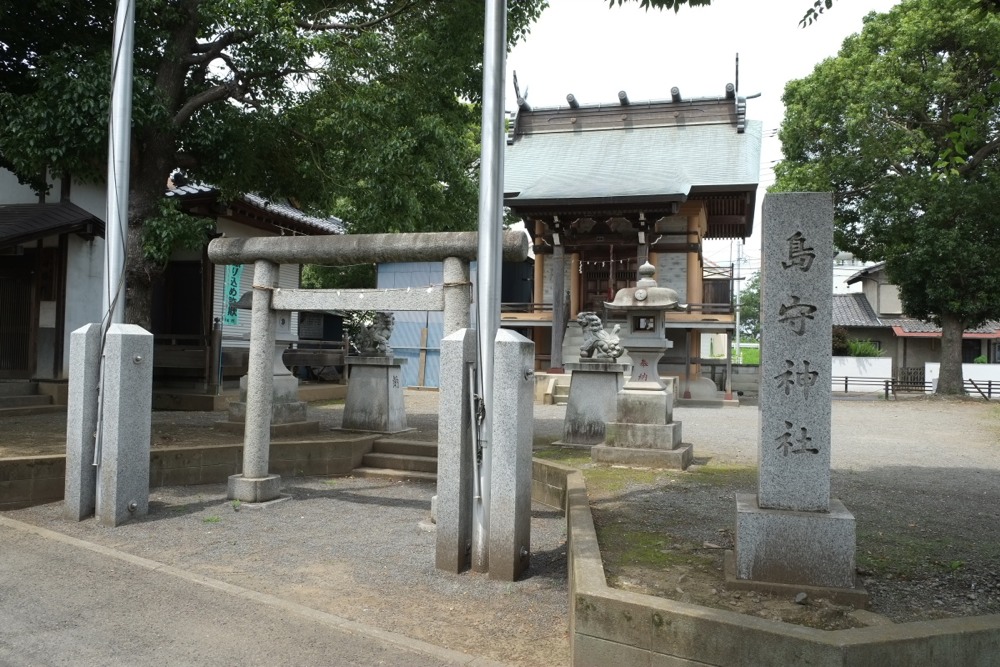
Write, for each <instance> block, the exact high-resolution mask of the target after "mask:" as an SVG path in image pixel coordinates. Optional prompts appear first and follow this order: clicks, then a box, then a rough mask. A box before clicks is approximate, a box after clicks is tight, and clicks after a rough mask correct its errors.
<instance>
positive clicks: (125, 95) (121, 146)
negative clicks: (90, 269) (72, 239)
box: [103, 0, 135, 332]
mask: <svg viewBox="0 0 1000 667" xmlns="http://www.w3.org/2000/svg"><path fill="white" fill-rule="evenodd" d="M134 25H135V0H120V1H119V2H118V8H117V11H116V12H115V35H114V46H113V48H114V50H113V52H112V68H111V120H110V128H109V137H108V205H107V219H106V223H105V228H106V231H105V234H104V256H105V262H104V304H103V305H104V321H105V323H104V327H103V329H104V331H105V332H106V331H107V329H108V326H110V325H111V324H122V323H124V322H125V238H126V234H127V233H128V182H129V139H130V133H131V130H132V49H133V28H134Z"/></svg>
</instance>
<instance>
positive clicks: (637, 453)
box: [591, 383, 693, 470]
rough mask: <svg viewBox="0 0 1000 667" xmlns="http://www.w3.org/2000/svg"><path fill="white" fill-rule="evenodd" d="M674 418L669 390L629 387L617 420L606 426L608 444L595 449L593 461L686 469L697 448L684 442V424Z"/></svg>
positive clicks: (620, 398)
mask: <svg viewBox="0 0 1000 667" xmlns="http://www.w3.org/2000/svg"><path fill="white" fill-rule="evenodd" d="M645 384H647V383H642V384H641V385H640V386H643V385H645ZM673 416H674V394H673V393H671V392H668V391H666V389H653V388H649V389H647V388H642V389H630V388H629V384H626V385H625V389H623V390H622V391H620V392H619V393H618V409H617V414H616V418H615V421H613V422H608V424H607V425H606V433H605V440H604V443H603V444H600V445H598V446H596V447H594V448H593V449H592V450H591V458H593V460H594V461H596V462H598V463H628V464H636V465H648V466H654V467H657V468H674V469H679V470H684V469H685V468H687V467H688V466H689V465H690V464H691V459H692V456H693V454H692V449H693V448H692V446H691V445H690V444H684V443H682V442H681V423H680V422H675V421H674V420H673Z"/></svg>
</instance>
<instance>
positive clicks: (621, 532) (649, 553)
mask: <svg viewBox="0 0 1000 667" xmlns="http://www.w3.org/2000/svg"><path fill="white" fill-rule="evenodd" d="M597 541H598V543H599V544H600V545H601V553H602V554H606V555H605V561H607V562H609V563H612V564H614V565H616V566H619V567H628V566H635V567H652V568H664V567H671V566H676V565H692V566H698V565H711V564H712V563H713V561H712V559H711V558H710V557H708V556H703V555H701V554H697V553H690V549H691V547H690V546H688V545H683V544H678V543H677V540H675V539H673V537H672V536H671V535H669V534H667V533H652V532H649V531H644V530H630V529H629V528H627V527H626V526H624V525H620V524H612V525H609V526H597Z"/></svg>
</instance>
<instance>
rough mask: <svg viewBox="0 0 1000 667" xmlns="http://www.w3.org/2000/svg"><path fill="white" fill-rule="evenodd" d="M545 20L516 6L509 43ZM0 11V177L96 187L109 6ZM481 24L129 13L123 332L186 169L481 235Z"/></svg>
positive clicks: (470, 18)
mask: <svg viewBox="0 0 1000 667" xmlns="http://www.w3.org/2000/svg"><path fill="white" fill-rule="evenodd" d="M544 5H545V2H544V0H517V1H516V2H512V3H511V7H510V11H509V18H508V26H509V31H508V37H509V40H510V42H511V43H513V42H515V41H516V40H518V39H520V38H522V37H523V36H524V34H525V32H526V31H527V29H528V27H529V26H530V25H531V23H532V22H533V21H534V19H535V18H537V16H538V13H539V12H540V11H541V9H542V8H543V7H544ZM3 11H4V14H3V18H4V36H3V37H2V38H0V83H2V84H3V85H2V86H0V165H3V166H5V167H7V168H9V169H10V170H11V171H13V172H14V173H15V174H17V176H18V178H19V179H21V180H22V182H27V183H31V184H32V185H34V186H35V187H36V188H41V187H43V184H42V182H41V179H40V175H42V174H45V173H55V174H62V173H72V174H73V176H74V177H75V178H77V179H80V178H88V177H89V178H91V179H93V180H99V179H101V178H103V174H104V164H105V160H106V156H107V118H108V109H109V106H110V105H109V90H110V86H109V80H110V67H111V54H110V50H111V44H112V36H111V24H112V19H113V16H114V3H113V2H112V0H76V1H74V2H71V3H64V2H55V0H38V1H37V2H30V3H29V2H25V3H13V2H10V3H5V9H4V10H3ZM483 23H484V21H483V3H481V2H454V0H345V1H343V2H337V3H327V2H321V1H320V0H137V3H136V21H135V55H134V58H135V62H134V83H133V88H134V90H133V131H132V160H131V183H130V193H129V211H128V218H129V232H128V241H127V246H126V256H127V265H126V282H127V284H128V286H129V294H128V299H127V304H126V317H127V318H128V319H129V321H133V322H138V323H140V324H145V325H146V326H148V323H149V307H150V294H151V291H150V284H151V281H152V279H153V277H154V276H155V275H156V273H157V272H158V271H159V270H160V268H161V266H162V256H163V255H164V254H167V255H169V250H170V249H169V248H164V247H162V246H159V245H158V244H160V243H162V242H166V241H165V240H168V239H176V238H177V237H178V234H177V233H175V232H177V230H176V229H174V230H171V229H169V228H170V227H171V223H170V220H171V219H172V218H171V216H169V215H164V213H163V211H162V210H161V205H160V200H161V199H162V194H163V190H164V187H165V184H166V182H167V178H168V176H169V175H170V173H171V172H172V171H173V170H174V169H176V168H178V167H179V168H182V169H184V170H185V172H186V173H187V175H188V176H189V177H190V178H192V179H194V180H201V181H207V182H211V183H212V184H213V185H215V186H217V187H219V188H220V189H221V190H222V191H223V193H224V194H226V195H232V194H235V193H238V192H246V191H253V192H257V193H259V194H261V195H264V196H292V197H295V198H297V199H298V200H299V201H301V202H303V204H304V205H306V206H309V207H311V208H313V209H315V210H317V211H322V212H329V213H340V214H341V215H342V216H344V217H346V218H347V219H349V220H351V221H352V222H353V223H354V224H355V225H356V228H355V230H356V231H393V230H399V231H402V230H407V231H412V230H418V229H419V230H448V229H459V228H465V229H467V228H470V227H472V226H474V224H475V211H476V203H475V182H476V174H475V166H476V165H475V154H476V144H477V142H478V133H477V131H476V128H477V127H478V112H477V107H476V106H475V105H476V103H477V101H478V99H479V95H480V92H479V91H480V89H481V83H480V82H481V77H482V64H481V61H482V50H483ZM150 220H155V221H158V222H159V223H160V224H159V226H158V227H157V225H152V226H151V230H150V233H148V234H147V233H145V232H144V228H145V227H146V223H147V222H148V221H150ZM152 228H157V229H156V230H155V231H156V233H153V231H154V230H152Z"/></svg>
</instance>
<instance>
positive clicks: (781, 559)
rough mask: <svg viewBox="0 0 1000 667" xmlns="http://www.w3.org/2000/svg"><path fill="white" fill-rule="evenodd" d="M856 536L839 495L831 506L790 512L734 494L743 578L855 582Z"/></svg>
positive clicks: (739, 573) (833, 584) (844, 585)
mask: <svg viewBox="0 0 1000 667" xmlns="http://www.w3.org/2000/svg"><path fill="white" fill-rule="evenodd" d="M855 541H856V540H855V523H854V515H853V514H851V513H850V512H848V511H847V508H846V507H844V504H843V503H842V502H840V501H839V500H837V499H835V498H833V499H831V500H830V511H828V512H823V513H818V512H792V511H788V510H772V509H764V508H761V507H760V505H759V504H758V501H757V495H756V494H751V493H738V494H736V544H737V545H738V549H737V551H736V576H737V578H739V579H753V580H756V581H774V582H782V583H786V584H803V585H809V586H828V587H831V588H853V587H854V583H855V580H856V578H857V577H856V574H855V563H854V550H855V549H854V545H855ZM775 551H778V553H774V552H775Z"/></svg>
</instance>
